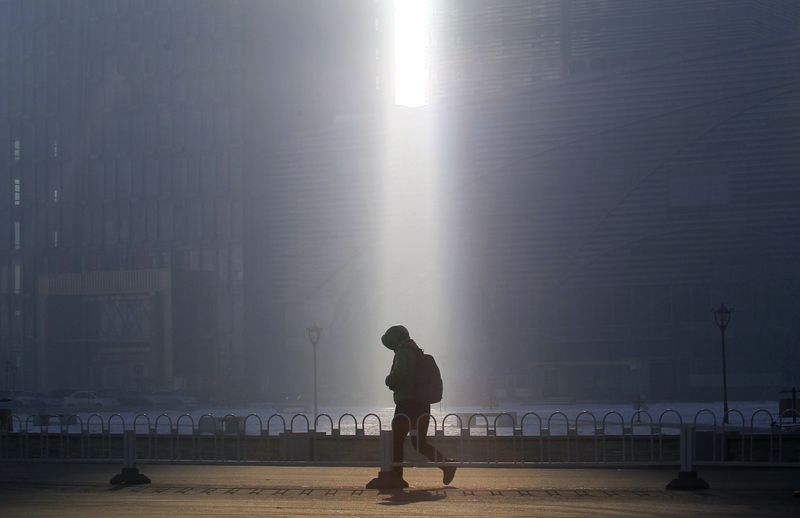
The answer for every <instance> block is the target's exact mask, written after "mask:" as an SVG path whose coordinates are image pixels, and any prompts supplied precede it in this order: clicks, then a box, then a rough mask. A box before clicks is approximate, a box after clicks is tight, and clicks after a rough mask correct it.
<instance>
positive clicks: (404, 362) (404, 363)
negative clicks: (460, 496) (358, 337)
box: [367, 325, 456, 488]
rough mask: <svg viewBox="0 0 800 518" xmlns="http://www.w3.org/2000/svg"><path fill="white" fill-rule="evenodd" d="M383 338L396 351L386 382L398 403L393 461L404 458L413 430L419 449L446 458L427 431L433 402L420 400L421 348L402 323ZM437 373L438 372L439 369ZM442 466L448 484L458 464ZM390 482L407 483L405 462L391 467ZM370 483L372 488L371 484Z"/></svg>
mask: <svg viewBox="0 0 800 518" xmlns="http://www.w3.org/2000/svg"><path fill="white" fill-rule="evenodd" d="M381 342H383V345H385V346H386V348H387V349H389V350H391V351H393V352H394V361H393V362H392V369H391V371H390V372H389V375H388V376H386V386H387V387H389V389H391V390H392V392H393V396H394V402H395V405H396V406H395V410H394V419H392V442H393V452H394V462H402V461H403V443H404V442H405V438H406V435H408V434H409V432H411V444H412V445H413V446H414V448H415V449H416V450H417V451H419V452H420V453H421V454H423V455H424V456H425V457H427V458H428V459H429V460H430V461H432V462H443V461H445V460H446V459H445V457H444V455H442V454H441V452H439V451H438V450H436V448H434V447H433V446H432V445H430V444H428V439H427V434H428V425H429V424H430V412H431V405H430V403H427V402H425V401H422V400H420V395H419V390H418V388H419V387H418V384H417V381H418V376H417V375H418V374H419V372H420V370H421V368H422V362H423V354H424V353H423V351H422V349H420V348H419V346H418V345H417V344H416V342H414V340H412V339H411V336H410V335H409V333H408V329H406V328H405V327H404V326H401V325H396V326H392V327H390V328H389V329H388V330H387V331H386V333H384V335H383V336H382V337H381ZM436 373H437V375H438V369H437V370H436ZM439 398H441V384H440V385H439ZM440 469H441V470H442V472H443V476H442V482H443V483H444V484H445V485H446V484H449V483H450V482H451V481H452V480H453V477H454V476H455V473H456V468H455V467H443V468H440ZM375 481H377V479H375ZM390 484H391V485H392V486H393V487H398V488H404V487H408V482H406V481H405V480H403V467H402V466H395V467H394V468H393V469H392V480H391V481H390ZM367 487H368V488H369V487H370V484H368V485H367ZM376 487H377V486H376Z"/></svg>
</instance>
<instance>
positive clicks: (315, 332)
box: [306, 324, 322, 421]
mask: <svg viewBox="0 0 800 518" xmlns="http://www.w3.org/2000/svg"><path fill="white" fill-rule="evenodd" d="M306 331H308V340H309V341H310V342H311V345H312V346H314V420H315V421H316V419H317V344H318V343H319V335H320V333H322V329H321V328H320V327H319V326H318V325H316V324H314V325H313V326H311V327H308V328H306Z"/></svg>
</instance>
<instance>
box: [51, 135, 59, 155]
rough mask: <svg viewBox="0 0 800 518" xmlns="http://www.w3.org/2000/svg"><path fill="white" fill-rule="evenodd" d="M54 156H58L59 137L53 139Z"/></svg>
mask: <svg viewBox="0 0 800 518" xmlns="http://www.w3.org/2000/svg"><path fill="white" fill-rule="evenodd" d="M52 152H53V158H58V139H55V140H53V148H52Z"/></svg>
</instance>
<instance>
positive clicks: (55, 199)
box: [53, 188, 58, 203]
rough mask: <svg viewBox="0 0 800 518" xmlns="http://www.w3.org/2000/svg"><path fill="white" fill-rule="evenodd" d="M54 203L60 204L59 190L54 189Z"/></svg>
mask: <svg viewBox="0 0 800 518" xmlns="http://www.w3.org/2000/svg"><path fill="white" fill-rule="evenodd" d="M53 203H58V188H54V189H53Z"/></svg>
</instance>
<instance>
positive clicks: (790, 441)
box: [0, 409, 800, 467]
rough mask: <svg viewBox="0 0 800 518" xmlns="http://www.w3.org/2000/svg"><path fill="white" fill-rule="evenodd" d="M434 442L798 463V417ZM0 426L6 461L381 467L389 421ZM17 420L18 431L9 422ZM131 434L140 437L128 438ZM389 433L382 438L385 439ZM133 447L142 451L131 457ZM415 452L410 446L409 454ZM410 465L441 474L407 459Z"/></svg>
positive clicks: (607, 458)
mask: <svg viewBox="0 0 800 518" xmlns="http://www.w3.org/2000/svg"><path fill="white" fill-rule="evenodd" d="M430 417H431V420H430V426H429V429H428V434H427V435H428V437H427V439H428V442H430V443H431V444H433V445H434V446H435V447H436V448H438V449H440V450H442V451H443V452H444V453H445V454H446V455H447V456H448V457H452V458H456V459H458V460H457V465H459V466H515V467H516V466H590V465H598V466H601V465H605V466H609V465H642V466H647V465H651V466H655V465H678V464H680V462H681V446H680V431H681V428H682V427H685V426H689V427H690V430H691V433H692V438H693V441H692V442H693V445H694V446H693V448H692V450H693V451H692V461H693V463H694V464H695V465H713V464H726V465H732V464H737V465H753V466H755V465H758V466H764V465H782V466H787V465H789V466H798V467H800V428H798V427H797V424H796V421H797V417H798V414H797V411H794V410H789V411H787V412H784V413H783V414H782V415H775V414H773V413H771V412H769V411H768V410H765V409H757V410H755V411H753V412H752V414H751V415H750V416H749V417H746V416H745V415H744V414H743V413H742V412H740V411H738V410H730V411H729V412H728V421H729V423H728V424H723V419H720V418H718V416H717V415H716V414H715V413H714V412H712V411H711V410H709V409H702V410H699V411H697V412H696V413H695V415H694V416H692V417H691V419H688V418H687V419H684V417H683V416H681V414H680V413H678V412H677V411H675V410H670V409H668V410H665V411H663V412H661V413H660V414H658V415H657V416H653V415H651V414H650V413H648V412H647V411H645V410H642V411H637V412H635V413H634V414H633V415H632V416H630V417H629V418H628V419H627V420H626V419H625V418H624V417H623V415H622V414H621V413H620V412H618V411H615V410H611V411H608V412H605V413H604V414H603V415H595V414H594V413H592V412H587V411H584V412H579V413H577V414H576V415H574V416H572V417H569V416H568V415H567V414H566V413H564V412H560V411H556V412H552V413H551V414H550V415H547V416H543V415H539V414H537V413H535V412H527V413H524V414H523V415H522V416H521V417H518V416H517V415H516V414H515V413H513V412H501V413H497V414H491V415H486V414H482V413H474V414H466V415H465V414H456V413H451V414H447V415H443V416H441V415H440V416H439V419H437V417H436V416H430ZM5 424H6V426H3V427H2V429H1V430H0V460H6V461H11V460H26V461H37V460H38V461H50V462H53V461H55V462H59V461H60V462H114V463H116V462H121V461H122V460H123V459H124V458H126V456H127V457H128V458H133V459H134V460H135V461H138V462H143V463H172V464H180V463H198V464H213V463H226V464H272V465H281V464H293V465H345V466H381V465H382V463H385V458H384V456H382V453H381V452H382V451H386V446H385V445H383V446H382V445H381V444H380V442H381V439H380V438H381V437H383V439H382V440H383V441H386V440H389V439H387V437H388V438H391V434H387V433H386V432H387V431H389V430H390V429H391V422H390V421H389V420H388V419H386V416H384V419H381V417H380V416H379V415H378V414H376V413H368V414H366V415H364V416H362V417H360V418H357V417H356V416H355V415H354V414H352V413H344V414H342V415H340V416H339V417H338V418H336V419H334V418H333V417H331V416H329V415H328V414H320V415H318V416H317V417H316V418H315V419H314V418H313V417H310V416H307V415H305V414H294V415H291V416H288V415H281V414H272V415H270V416H267V417H262V416H259V415H257V414H248V415H243V416H239V415H233V414H227V415H222V416H215V415H212V414H205V415H202V416H200V417H198V418H196V417H193V416H191V415H189V414H182V415H179V416H177V417H175V416H170V415H167V414H159V415H157V416H155V417H153V416H150V415H147V414H136V415H134V416H133V417H132V418H131V417H130V416H129V417H128V418H127V419H126V418H125V417H123V416H122V415H120V414H112V415H110V416H107V417H104V416H100V415H99V414H91V415H89V416H85V418H84V417H81V416H80V415H54V416H50V415H38V416H37V415H30V416H17V415H12V416H11V417H10V420H8V421H7V422H6V423H5ZM9 424H10V426H9ZM125 431H129V432H133V433H129V434H128V436H129V437H130V439H129V440H128V441H127V442H126V440H125V439H124V437H125V434H124V432H125ZM381 432H383V433H381ZM131 449H132V450H133V451H131ZM409 449H410V448H407V451H408V450H409ZM409 458H410V460H409V461H407V462H406V463H404V465H409V466H412V465H413V466H431V465H434V464H433V463H429V462H427V461H423V460H421V459H422V457H414V456H413V455H409Z"/></svg>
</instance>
